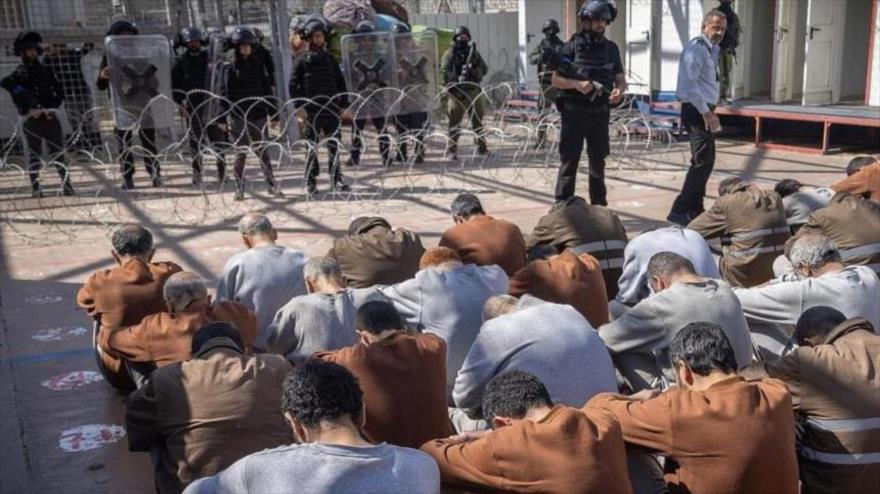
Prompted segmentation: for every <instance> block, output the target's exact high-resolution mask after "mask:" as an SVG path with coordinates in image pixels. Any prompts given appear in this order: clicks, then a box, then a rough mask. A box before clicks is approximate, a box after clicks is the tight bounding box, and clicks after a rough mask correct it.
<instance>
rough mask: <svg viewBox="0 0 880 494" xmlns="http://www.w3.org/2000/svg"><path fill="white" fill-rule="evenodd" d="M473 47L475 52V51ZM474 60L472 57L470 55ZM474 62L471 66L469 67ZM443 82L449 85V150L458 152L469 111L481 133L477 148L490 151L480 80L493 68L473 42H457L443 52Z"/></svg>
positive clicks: (441, 65) (473, 124) (447, 110)
mask: <svg viewBox="0 0 880 494" xmlns="http://www.w3.org/2000/svg"><path fill="white" fill-rule="evenodd" d="M471 50H473V54H472V55H471ZM469 55H470V56H471V60H470V61H468V56H469ZM467 65H470V67H469V68H468V67H466V66H467ZM440 70H441V71H442V74H441V76H442V79H443V85H444V86H445V87H446V88H447V89H448V93H447V98H446V105H445V109H446V118H448V119H449V147H448V149H447V153H449V154H451V155H455V154H456V153H457V152H458V138H459V136H460V134H461V128H460V126H461V121H462V120H463V119H464V117H465V115H469V116H470V119H471V126H472V127H473V129H474V132H475V133H476V134H477V136H476V139H477V148H478V151H479V152H480V153H481V154H485V153H486V152H487V151H488V148H487V146H486V136H485V135H484V134H483V98H484V97H485V96H483V90H482V88H480V86H479V84H480V81H482V80H483V77H485V76H486V73H488V72H489V67H488V66H486V62H485V61H483V57H481V56H480V52H478V51H477V46H476V44H474V43H473V42H471V43H470V44H465V45H462V44H460V43H454V44H453V46H452V47H451V48H449V49H448V50H446V53H444V54H443V60H442V61H441V62H440Z"/></svg>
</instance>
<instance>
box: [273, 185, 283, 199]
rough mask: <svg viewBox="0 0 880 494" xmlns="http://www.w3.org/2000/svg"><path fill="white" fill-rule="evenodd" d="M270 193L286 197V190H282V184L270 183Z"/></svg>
mask: <svg viewBox="0 0 880 494" xmlns="http://www.w3.org/2000/svg"><path fill="white" fill-rule="evenodd" d="M269 195H270V196H272V197H284V192H282V191H281V186H279V185H277V184H276V185H270V186H269Z"/></svg>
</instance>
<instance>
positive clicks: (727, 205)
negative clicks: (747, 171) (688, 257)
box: [688, 177, 791, 287]
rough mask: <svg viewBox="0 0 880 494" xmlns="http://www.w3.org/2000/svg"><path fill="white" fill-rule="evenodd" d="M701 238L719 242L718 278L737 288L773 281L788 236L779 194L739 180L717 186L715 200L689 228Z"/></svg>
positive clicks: (722, 182)
mask: <svg viewBox="0 0 880 494" xmlns="http://www.w3.org/2000/svg"><path fill="white" fill-rule="evenodd" d="M688 228H690V229H691V230H694V231H696V232H697V233H699V234H700V235H702V236H703V237H704V238H706V239H707V240H708V239H713V238H719V237H720V238H721V243H722V247H723V255H722V256H721V277H722V278H724V281H726V282H728V283H730V285H731V286H736V287H752V286H757V285H760V284H761V283H764V282H766V281H768V280H770V279H772V278H773V261H774V260H775V259H776V256H778V255H779V253H781V252H782V250H783V247H784V246H785V241H786V240H788V237H790V236H791V230H790V229H789V227H788V221H786V219H785V208H784V207H783V205H782V199H781V198H780V197H779V194H777V193H776V192H774V191H772V190H762V189H760V188H758V187H756V186H754V185H752V184H750V183H749V182H743V181H742V180H740V179H738V178H734V177H731V178H726V179H724V180H722V181H721V184H720V185H719V186H718V200H717V201H715V204H713V205H712V207H711V208H709V210H708V211H704V212H703V213H701V214H700V215H699V216H697V217H696V218H694V220H693V221H691V222H690V223H689V224H688Z"/></svg>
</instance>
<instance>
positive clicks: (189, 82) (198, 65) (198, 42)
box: [171, 27, 226, 187]
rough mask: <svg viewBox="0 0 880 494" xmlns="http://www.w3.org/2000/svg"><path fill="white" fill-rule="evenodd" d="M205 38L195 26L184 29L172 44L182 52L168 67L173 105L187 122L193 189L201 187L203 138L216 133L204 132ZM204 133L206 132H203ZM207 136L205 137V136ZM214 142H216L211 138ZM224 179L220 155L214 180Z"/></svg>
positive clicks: (223, 161) (205, 86)
mask: <svg viewBox="0 0 880 494" xmlns="http://www.w3.org/2000/svg"><path fill="white" fill-rule="evenodd" d="M204 43H205V36H204V34H202V31H201V30H200V29H198V28H195V27H187V28H184V29H183V30H181V31H180V33H178V35H177V40H176V42H175V46H176V47H184V48H185V51H184V52H183V53H182V54H181V55H179V56H178V57H177V60H175V61H174V66H173V67H172V68H171V87H172V89H173V97H174V102H175V103H177V104H178V105H180V109H181V111H182V112H183V116H184V119H185V120H186V122H187V123H189V150H190V152H191V153H192V170H193V177H192V183H193V186H195V187H200V186H201V185H202V153H201V149H202V146H203V145H204V144H205V142H204V141H203V139H205V138H206V137H207V138H208V139H210V138H211V137H216V136H214V135H212V134H213V133H214V132H218V131H217V130H216V129H215V130H214V132H212V130H211V129H206V124H207V123H208V120H210V118H211V115H209V114H208V111H207V106H208V105H207V100H208V93H207V92H206V91H207V90H208V52H207V51H206V50H205V49H204ZM206 130H207V132H206ZM206 134H207V135H206ZM210 140H211V141H214V140H216V139H210ZM225 177H226V162H225V159H224V157H223V155H221V156H220V158H218V160H217V179H218V180H219V181H220V183H223V181H224V180H225Z"/></svg>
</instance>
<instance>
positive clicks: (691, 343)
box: [669, 322, 737, 376]
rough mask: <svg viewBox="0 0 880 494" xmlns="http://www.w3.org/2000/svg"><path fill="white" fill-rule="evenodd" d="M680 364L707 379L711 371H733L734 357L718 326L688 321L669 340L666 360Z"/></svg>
mask: <svg viewBox="0 0 880 494" xmlns="http://www.w3.org/2000/svg"><path fill="white" fill-rule="evenodd" d="M679 360H681V361H684V363H686V364H687V365H688V367H690V368H691V370H692V371H694V373H695V374H698V375H701V376H708V375H709V374H710V373H711V372H712V370H714V369H719V370H722V371H724V372H727V373H730V372H736V369H737V365H736V354H734V353H733V347H732V346H730V340H728V339H727V335H725V334H724V331H723V330H722V329H721V326H719V325H717V324H715V323H711V322H692V323H690V324H688V325H687V326H685V327H683V328H681V330H680V331H679V332H678V333H677V334H676V335H675V337H674V338H672V343H670V344H669V361H670V362H672V364H673V365H675V363H676V362H678V361H679Z"/></svg>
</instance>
